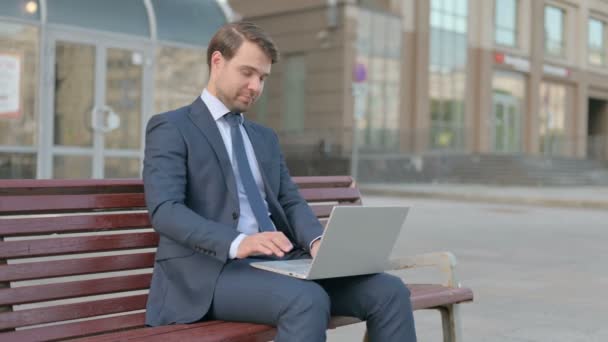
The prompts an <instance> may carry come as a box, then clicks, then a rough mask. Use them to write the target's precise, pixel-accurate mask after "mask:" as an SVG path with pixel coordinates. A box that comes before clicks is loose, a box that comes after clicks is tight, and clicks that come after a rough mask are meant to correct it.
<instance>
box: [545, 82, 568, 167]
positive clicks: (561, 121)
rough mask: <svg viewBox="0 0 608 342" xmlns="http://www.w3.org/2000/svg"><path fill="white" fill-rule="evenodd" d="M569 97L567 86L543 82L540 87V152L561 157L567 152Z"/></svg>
mask: <svg viewBox="0 0 608 342" xmlns="http://www.w3.org/2000/svg"><path fill="white" fill-rule="evenodd" d="M567 95H568V92H567V86H565V85H562V84H557V83H550V82H543V83H541V85H540V96H541V99H540V104H541V105H540V113H539V117H538V128H539V134H538V135H539V139H540V152H541V153H543V154H547V155H561V154H563V153H564V152H565V146H564V144H565V134H566V115H567V112H568V98H567Z"/></svg>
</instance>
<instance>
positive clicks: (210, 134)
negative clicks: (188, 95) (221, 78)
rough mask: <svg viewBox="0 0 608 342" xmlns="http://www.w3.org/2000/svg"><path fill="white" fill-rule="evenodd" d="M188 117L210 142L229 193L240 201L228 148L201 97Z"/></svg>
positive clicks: (193, 104) (191, 107) (191, 108)
mask: <svg viewBox="0 0 608 342" xmlns="http://www.w3.org/2000/svg"><path fill="white" fill-rule="evenodd" d="M188 115H189V116H190V120H192V122H194V124H195V125H196V127H198V128H199V129H200V130H201V132H202V133H203V136H205V138H206V139H207V141H208V142H209V145H211V147H212V149H213V151H214V152H215V155H216V157H217V160H218V161H219V164H220V168H221V169H222V173H223V174H224V180H225V181H226V186H227V188H228V191H229V192H231V193H232V195H233V196H234V198H236V199H237V201H238V193H237V191H236V180H235V178H234V173H233V172H232V164H231V163H230V158H229V157H228V152H227V151H226V146H225V145H224V141H223V140H222V136H221V135H220V131H219V129H218V128H217V124H216V123H215V120H213V116H211V113H210V112H209V109H208V108H207V106H206V105H205V103H204V102H203V100H201V98H200V97H198V98H196V100H195V101H194V102H193V103H192V105H190V112H189V113H188Z"/></svg>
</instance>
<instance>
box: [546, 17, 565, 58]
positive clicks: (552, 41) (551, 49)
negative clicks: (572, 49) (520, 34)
mask: <svg viewBox="0 0 608 342" xmlns="http://www.w3.org/2000/svg"><path fill="white" fill-rule="evenodd" d="M565 22H566V13H565V11H564V10H563V9H561V8H559V7H555V6H545V52H546V53H547V54H549V55H551V56H555V57H563V56H564V54H565V46H566V44H565V42H564V29H565Z"/></svg>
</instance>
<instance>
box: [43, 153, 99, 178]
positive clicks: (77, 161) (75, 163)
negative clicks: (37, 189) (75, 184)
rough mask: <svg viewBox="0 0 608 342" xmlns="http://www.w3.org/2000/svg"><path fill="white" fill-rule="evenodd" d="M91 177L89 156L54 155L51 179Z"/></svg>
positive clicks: (91, 164)
mask: <svg viewBox="0 0 608 342" xmlns="http://www.w3.org/2000/svg"><path fill="white" fill-rule="evenodd" d="M92 176H93V158H92V157H90V156H77V155H56V156H54V157H53V178H57V179H85V178H91V177H92Z"/></svg>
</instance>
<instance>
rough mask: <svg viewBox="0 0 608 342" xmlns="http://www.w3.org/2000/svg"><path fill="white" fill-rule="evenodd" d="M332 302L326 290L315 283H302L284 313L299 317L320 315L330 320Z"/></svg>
mask: <svg viewBox="0 0 608 342" xmlns="http://www.w3.org/2000/svg"><path fill="white" fill-rule="evenodd" d="M330 310H331V302H330V299H329V295H328V294H327V292H325V290H324V289H323V288H322V287H321V286H320V285H318V284H317V283H315V282H302V283H301V284H300V288H299V289H298V291H297V294H296V295H295V296H294V297H293V298H292V299H291V300H290V301H289V303H288V307H287V308H286V309H285V310H284V312H287V311H289V312H292V313H294V314H297V315H308V314H310V315H315V316H316V315H318V316H320V317H327V319H329V316H330Z"/></svg>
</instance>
